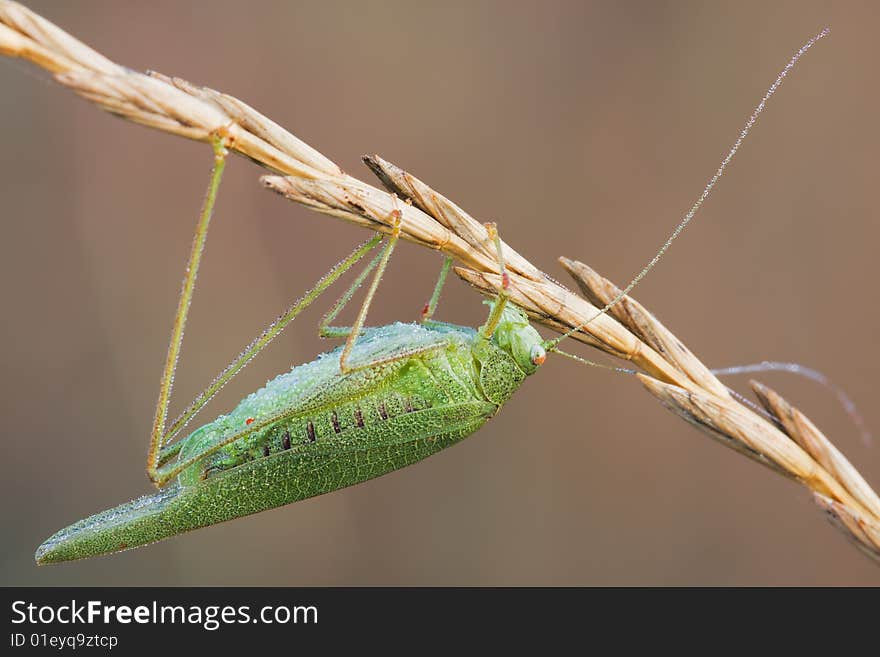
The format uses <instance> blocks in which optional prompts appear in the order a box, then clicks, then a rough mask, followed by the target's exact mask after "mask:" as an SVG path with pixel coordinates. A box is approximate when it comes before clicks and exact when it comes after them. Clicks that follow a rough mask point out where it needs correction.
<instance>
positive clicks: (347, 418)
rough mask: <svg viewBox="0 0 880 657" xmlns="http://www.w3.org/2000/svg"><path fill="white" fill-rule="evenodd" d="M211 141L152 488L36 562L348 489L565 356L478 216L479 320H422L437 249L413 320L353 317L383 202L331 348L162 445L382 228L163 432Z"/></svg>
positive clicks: (445, 439) (458, 434)
mask: <svg viewBox="0 0 880 657" xmlns="http://www.w3.org/2000/svg"><path fill="white" fill-rule="evenodd" d="M825 33H826V32H824V31H823V33H821V34H820V35H819V36H817V37H814V39H812V40H811V41H810V42H809V43H808V44H807V45H806V46H805V47H804V48H802V49H801V51H799V52H798V53H797V55H796V56H795V57H794V58H793V59H792V61H791V62H790V63H789V65H788V67H786V69H785V70H784V71H783V73H782V74H780V76H779V77H778V78H777V80H776V82H775V83H774V85H773V86H771V88H770V90H769V91H768V93H767V94H766V95H765V96H764V98H763V99H762V101H761V103H760V104H759V105H758V107H757V109H756V110H755V112H754V113H753V114H752V116H751V117H750V118H749V121H748V122H747V124H746V127H745V128H744V130H743V131H742V132H741V134H740V137H739V139H737V141H736V143H735V144H734V146H733V148H732V149H731V150H730V151H729V153H728V155H727V157H726V158H725V159H724V160H723V162H722V164H721V166H720V168H719V169H718V170H717V172H716V173H715V175H714V176H713V177H712V179H711V180H710V181H709V183H708V185H707V186H706V187H705V189H704V191H703V194H702V195H701V196H700V198H699V199H698V200H697V202H696V203H695V204H694V206H693V207H692V208H691V210H690V211H689V212H688V213H687V214H686V215H685V217H684V219H683V220H682V221H681V222H680V223H679V224H678V226H677V227H676V229H675V231H674V232H673V233H672V235H671V236H670V238H669V240H667V242H666V243H665V244H664V245H663V247H662V248H661V249H660V251H659V252H658V253H657V255H656V256H655V257H654V258H653V259H652V260H651V261H650V262H649V264H648V265H647V266H646V267H645V268H644V269H643V270H642V271H641V273H640V274H639V275H638V276H636V277H635V278H634V279H633V280H632V281H631V282H630V284H629V285H628V286H627V287H626V288H625V289H624V290H623V292H622V293H621V294H620V295H619V296H618V297H617V298H616V299H614V300H613V301H611V302H610V303H609V304H607V305H606V306H605V307H604V308H602V309H601V310H599V311H598V313H597V314H596V315H594V317H593V318H592V319H595V317H596V316H598V315H599V314H602V313H604V312H607V310H608V309H609V308H610V307H611V306H613V305H614V304H616V303H617V302H618V301H620V300H621V299H622V298H623V296H624V295H626V294H628V293H629V292H630V291H631V290H632V289H633V287H634V286H635V285H636V284H637V283H638V282H639V281H640V280H641V279H642V278H643V277H644V276H645V274H647V272H648V271H649V270H650V269H652V268H653V266H654V265H655V264H656V263H657V261H658V260H659V259H660V257H661V256H662V255H663V254H664V253H665V252H666V250H667V249H668V247H669V245H670V244H671V242H672V241H673V240H674V239H675V238H676V237H677V236H678V234H679V233H680V232H681V231H682V230H683V229H684V227H685V226H686V225H687V223H688V222H689V221H690V220H691V219H692V218H693V216H694V215H695V213H696V211H697V210H698V209H699V207H700V206H701V205H702V203H703V202H704V201H705V200H706V198H708V196H709V193H710V192H711V190H712V188H713V186H714V185H715V183H716V182H717V180H718V179H719V178H720V177H721V175H722V173H723V171H724V168H725V167H726V165H727V164H728V163H729V162H730V160H731V159H732V157H733V155H734V154H735V153H736V151H737V149H738V148H739V146H740V144H741V143H742V140H743V139H744V138H745V136H746V135H747V134H748V132H749V130H750V128H751V126H752V125H753V124H754V122H755V120H756V118H757V116H758V114H759V113H760V112H761V110H762V109H763V107H764V104H765V103H766V101H767V99H768V98H769V97H770V95H772V94H773V92H774V91H775V90H776V88H777V87H778V86H779V83H780V82H781V79H782V78H783V77H784V76H785V74H786V73H787V72H788V71H789V70H790V68H791V67H792V66H793V65H794V63H795V62H796V61H797V59H798V58H799V57H800V55H801V54H803V52H805V50H806V49H807V48H809V47H810V46H811V45H812V43H813V42H815V41H816V40H817V39H818V38H821V37H822V36H824V34H825ZM214 151H215V166H214V170H213V172H212V175H211V182H210V185H209V189H208V195H207V198H206V201H205V205H204V207H203V209H202V213H201V215H200V217H199V221H198V224H197V228H196V232H195V239H194V242H193V248H192V251H191V253H190V258H189V262H188V266H187V269H186V276H185V279H184V285H183V289H182V291H181V295H180V299H179V303H178V308H177V312H176V315H175V322H174V326H173V329H172V334H171V340H170V345H169V350H168V356H167V358H166V362H165V369H164V372H163V376H162V379H161V384H160V394H159V401H158V403H157V407H156V415H155V421H154V424H153V429H152V433H151V439H150V449H149V454H148V463H147V472H148V475H149V477H150V479H151V480H152V481H153V482H154V483H155V484H156V485H157V486H158V487H159V489H160V490H159V492H157V493H155V494H153V495H147V496H144V497H141V498H138V499H136V500H133V501H131V502H128V503H126V504H122V505H120V506H117V507H115V508H112V509H109V510H107V511H104V512H101V513H98V514H96V515H93V516H91V517H89V518H86V519H85V520H82V521H80V522H78V523H75V524H73V525H71V526H70V527H67V528H66V529H63V530H61V531H59V532H58V533H56V534H55V535H54V536H52V537H51V538H49V539H48V540H47V541H46V542H45V543H43V545H41V546H40V547H39V548H38V549H37V552H36V560H37V562H38V563H41V564H44V563H54V562H60V561H68V560H73V559H80V558H85V557H91V556H97V555H101V554H107V553H112V552H117V551H121V550H125V549H129V548H134V547H138V546H142V545H145V544H148V543H152V542H155V541H158V540H161V539H163V538H167V537H169V536H172V535H175V534H179V533H183V532H186V531H189V530H192V529H196V528H199V527H204V526H207V525H211V524H216V523H219V522H223V521H226V520H230V519H233V518H237V517H241V516H244V515H248V514H252V513H256V512H259V511H263V510H266V509H270V508H274V507H277V506H281V505H285V504H288V503H290V502H294V501H297V500H301V499H304V498H307V497H312V496H315V495H320V494H322V493H327V492H330V491H333V490H338V489H340V488H343V487H346V486H351V485H353V484H356V483H360V482H362V481H366V480H368V479H371V478H374V477H377V476H379V475H382V474H385V473H388V472H390V471H392V470H396V469H398V468H401V467H404V466H406V465H410V464H412V463H414V462H416V461H419V460H421V459H424V458H426V457H428V456H430V455H432V454H434V453H436V452H438V451H440V450H441V449H443V448H445V447H448V446H450V445H452V444H455V443H456V442H458V441H460V440H461V439H463V438H465V437H467V436H469V435H470V434H472V433H474V432H475V431H476V430H477V429H479V428H480V427H481V426H482V425H483V424H484V423H485V422H486V421H487V420H488V419H490V418H491V417H492V416H494V415H495V414H496V413H497V412H498V411H499V410H500V409H501V407H502V406H503V405H504V403H505V402H506V401H507V400H508V399H509V398H510V396H511V395H512V394H513V393H514V392H515V391H516V390H517V388H519V386H520V385H521V384H522V383H523V381H524V380H525V379H526V377H528V376H529V375H531V374H533V373H534V372H536V371H537V369H538V368H539V366H540V365H541V364H542V363H543V362H544V360H545V358H546V354H547V353H548V352H557V353H560V354H562V355H566V356H570V354H565V353H564V352H562V351H560V350H559V349H558V346H557V345H558V344H559V342H560V341H561V340H562V339H564V338H566V337H568V336H570V335H572V334H573V333H575V332H576V331H578V330H580V329H582V328H583V327H584V325H581V326H578V327H574V328H572V329H571V330H570V331H568V332H567V333H565V334H564V335H563V336H562V337H560V338H556V339H554V340H544V339H542V338H541V336H540V335H539V334H538V332H537V331H536V330H535V329H534V328H533V327H532V326H531V325H530V324H529V321H528V319H527V317H526V315H525V314H524V313H523V312H522V311H520V310H519V309H518V308H516V307H515V306H514V305H513V304H512V303H511V302H510V301H509V297H508V292H507V284H508V278H507V275H506V272H505V268H504V261H503V257H502V249H501V242H500V240H499V238H498V234H497V231H496V230H495V228H494V226H493V225H487V229H488V235H489V239H490V240H491V241H493V242H494V246H495V250H496V253H497V259H498V265H499V269H500V273H501V281H502V283H501V285H500V289H498V290H497V294H496V296H495V298H494V300H492V301H490V302H489V305H490V306H491V310H490V312H489V316H488V319H487V320H486V322H485V324H483V325H482V326H481V327H480V328H479V329H472V328H467V327H463V326H457V325H452V324H446V323H442V322H437V321H434V320H433V319H432V316H433V314H434V312H435V310H436V307H437V303H438V300H439V297H440V292H441V290H442V287H443V284H444V282H445V280H446V277H447V274H448V272H449V269H450V265H451V259H449V258H448V257H447V259H446V260H445V261H444V264H443V267H442V269H441V273H440V276H439V279H438V281H437V284H436V286H435V288H434V293H433V294H432V296H431V299H430V302H429V303H428V305H427V306H426V310H425V312H424V313H423V317H422V321H421V322H420V323H418V324H401V323H396V324H391V325H388V326H382V327H373V328H365V327H364V322H365V319H366V315H367V311H368V308H369V305H370V302H371V300H372V298H373V296H374V295H375V293H376V290H377V287H378V285H379V282H380V280H381V278H382V274H383V272H384V270H385V267H386V265H387V263H388V260H389V258H390V256H391V253H392V251H393V250H394V247H395V244H396V243H397V241H398V238H399V235H400V212H399V210H394V211H393V213H392V214H393V215H394V216H393V221H392V222H391V224H392V227H393V228H392V231H391V233H390V235H388V236H387V238H386V242H385V246H384V248H383V249H382V250H381V252H380V253H379V254H378V255H377V256H375V257H374V258H373V259H372V260H371V261H370V262H369V263H368V264H367V266H366V267H365V268H364V270H363V271H362V272H361V274H360V275H359V276H358V277H357V278H356V280H355V281H354V282H353V284H352V285H351V287H350V288H349V289H348V290H347V291H346V292H345V293H344V294H343V295H342V296H341V297H340V299H339V300H338V302H337V303H336V305H335V306H334V307H333V308H332V310H331V311H330V312H329V313H328V314H327V315H325V317H324V319H323V320H322V322H321V324H320V332H321V335H322V336H325V337H337V338H345V339H346V341H345V344H344V346H342V347H340V348H338V349H336V350H334V351H331V352H328V353H325V354H323V355H321V356H319V357H318V358H317V359H316V360H314V361H312V362H310V363H306V364H304V365H299V366H297V367H294V368H293V369H292V370H291V371H290V372H288V373H286V374H282V375H280V376H279V377H277V378H276V379H274V380H272V381H270V382H269V383H268V384H267V385H266V386H265V387H264V388H262V389H261V390H259V391H257V392H255V393H253V394H251V395H250V396H249V397H247V398H245V399H244V400H243V401H241V402H240V403H239V405H238V406H237V407H236V408H235V409H234V410H233V411H231V412H230V413H229V414H228V415H221V416H220V417H218V418H217V419H216V420H214V421H213V422H210V423H208V424H206V425H204V426H202V427H200V428H198V429H196V430H195V431H193V432H192V433H190V434H189V435H188V436H187V437H185V438H183V439H178V440H176V442H175V439H176V438H177V437H178V436H179V435H180V432H181V431H182V430H183V429H184V428H185V427H186V426H187V424H188V422H189V421H190V420H191V419H192V418H193V417H194V416H195V414H196V413H197V412H198V411H199V410H200V409H201V408H202V407H204V406H205V405H206V404H207V403H208V402H209V401H210V399H211V398H212V397H213V396H214V394H215V393H216V392H217V391H218V390H219V389H220V388H221V387H222V386H223V385H225V384H226V383H227V382H228V381H229V380H230V379H231V378H232V377H233V376H235V374H236V373H238V372H239V371H240V370H241V369H242V368H243V367H244V366H245V365H246V364H247V363H248V362H249V361H250V360H251V359H252V358H253V357H254V356H256V355H257V353H259V352H260V351H261V350H262V349H263V348H264V347H265V346H266V345H267V344H268V343H269V342H270V341H271V340H272V339H273V338H274V337H275V336H277V335H278V333H280V332H281V331H282V330H283V329H284V328H285V326H287V324H289V323H290V322H291V321H292V320H293V319H294V318H295V317H296V316H297V315H298V314H299V313H300V312H302V311H303V310H304V309H305V308H306V307H308V306H309V305H310V304H311V303H312V302H313V301H315V300H316V299H317V298H318V297H319V296H320V295H321V294H322V293H323V292H324V291H325V290H326V289H327V288H328V287H329V286H330V285H331V284H332V283H334V282H335V281H336V280H337V279H338V278H340V277H341V276H342V275H343V274H344V273H345V272H346V271H347V270H348V269H350V268H351V267H352V266H354V265H355V264H356V263H357V262H358V261H360V260H361V259H362V258H363V257H365V256H366V255H367V254H368V253H370V252H371V251H372V250H373V249H374V248H376V247H377V246H378V244H379V243H380V242H381V241H382V239H383V237H382V236H381V235H377V236H376V237H374V238H372V239H371V240H368V241H367V242H365V243H364V244H362V245H361V246H359V247H358V248H357V249H355V250H354V251H353V252H352V253H351V254H350V255H349V256H348V257H347V258H346V259H345V260H343V261H342V262H340V263H339V264H338V265H336V266H335V267H334V268H333V269H332V270H331V271H330V272H329V273H328V274H327V275H326V276H324V277H323V278H322V279H321V280H319V281H318V283H317V284H316V285H315V286H314V287H313V288H312V289H311V290H309V292H308V293H306V295H305V296H304V297H303V298H302V299H300V300H299V301H298V302H296V303H295V304H293V305H292V306H291V307H290V308H289V309H288V310H287V311H286V312H285V313H284V314H283V315H281V316H280V317H279V318H278V319H277V320H276V321H275V322H274V323H273V324H271V325H270V326H269V327H268V328H267V329H266V330H265V331H264V332H263V333H262V334H261V335H260V336H259V337H258V338H257V339H256V340H254V341H253V342H252V343H251V344H250V345H249V346H248V347H247V348H246V349H245V350H244V351H243V352H242V353H241V355H240V356H239V357H238V358H236V359H235V360H234V361H233V362H232V363H231V364H230V365H229V366H228V367H227V368H226V369H225V370H224V371H223V373H221V374H220V376H218V377H217V379H215V380H214V382H213V383H212V384H211V385H210V386H208V388H206V389H205V391H204V392H202V393H201V394H200V395H199V396H198V397H197V398H196V399H195V400H194V401H193V402H192V403H191V404H190V406H189V407H188V408H187V409H186V410H185V411H184V413H183V414H182V415H181V416H180V417H179V418H178V419H177V420H176V421H174V422H173V423H171V426H170V427H168V428H167V430H166V420H167V409H168V404H169V400H170V394H171V383H172V380H173V377H174V372H175V370H176V366H177V360H178V355H179V351H180V345H181V342H182V336H183V328H184V325H185V322H186V317H187V314H188V310H189V306H190V302H191V299H192V294H193V290H194V285H195V280H196V275H197V272H198V268H199V264H200V261H201V256H202V251H203V248H204V244H205V239H206V236H207V232H208V226H209V222H210V218H211V215H212V211H213V206H214V203H215V200H216V195H217V190H218V187H219V184H220V180H221V178H222V174H223V168H224V163H225V158H226V149H225V147H224V144H223V136H222V135H218V136H216V137H215V139H214ZM371 272H372V273H373V277H372V280H371V283H370V285H369V287H368V289H367V292H366V295H365V297H366V298H365V300H364V302H363V305H362V306H361V309H360V312H359V313H358V315H357V318H356V320H355V322H354V325H353V326H351V327H333V326H330V323H331V322H332V321H333V320H334V319H335V318H336V316H337V315H338V314H339V312H340V311H341V310H342V308H343V307H344V306H345V305H346V304H347V303H348V302H349V301H350V300H351V298H352V296H353V295H354V293H355V292H356V291H357V290H358V288H359V287H360V286H361V285H362V284H363V283H364V282H365V281H366V279H367V277H368V276H369V275H370V273H371ZM590 321H592V320H590ZM574 358H576V359H577V360H582V359H579V358H577V357H574ZM585 362H587V363H589V361H585ZM589 364H593V363H589ZM612 369H618V368H612ZM622 371H626V372H630V371H629V370H622Z"/></svg>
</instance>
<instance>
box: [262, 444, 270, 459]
mask: <svg viewBox="0 0 880 657" xmlns="http://www.w3.org/2000/svg"><path fill="white" fill-rule="evenodd" d="M263 456H269V443H266V444H265V445H263Z"/></svg>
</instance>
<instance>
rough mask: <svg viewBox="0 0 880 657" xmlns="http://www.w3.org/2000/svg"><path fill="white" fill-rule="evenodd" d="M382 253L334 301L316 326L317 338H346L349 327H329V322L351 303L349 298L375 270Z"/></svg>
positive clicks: (349, 331) (349, 330)
mask: <svg viewBox="0 0 880 657" xmlns="http://www.w3.org/2000/svg"><path fill="white" fill-rule="evenodd" d="M382 255H383V254H382V253H380V254H379V255H377V256H376V257H375V258H373V260H372V261H371V262H370V263H369V264H368V265H367V266H366V267H364V270H363V271H362V272H361V273H360V274H358V277H357V278H356V279H355V281H354V283H352V284H351V287H349V288H348V290H346V292H345V294H343V295H342V296H341V297H339V299H338V300H337V301H336V305H334V306H333V308H332V309H331V310H330V312H328V313H327V314H326V315H324V317H323V318H322V319H321V323H320V324H318V336H319V337H322V338H347V337H348V336H349V334H350V333H351V328H352V327H350V326H330V322H332V321H333V320H334V319H336V316H337V315H339V313H340V312H341V311H342V309H343V308H345V306H346V305H347V304H348V302H349V301H351V297H352V296H354V293H355V292H357V290H358V288H359V287H360V286H361V285H363V283H364V280H366V278H367V275H369V273H370V272H371V271H373V269H375V267H376V265H378V264H379V260H381V258H382Z"/></svg>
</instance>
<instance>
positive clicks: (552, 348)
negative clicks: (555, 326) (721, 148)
mask: <svg viewBox="0 0 880 657" xmlns="http://www.w3.org/2000/svg"><path fill="white" fill-rule="evenodd" d="M829 32H830V29H829V28H827V27H826V28H824V29H823V30H822V31H821V32H819V33H818V34H817V35H816V36H814V37H813V38H812V39H810V40H809V41H807V42H806V43H805V44H804V45H803V46H801V48H800V50H798V51H797V52H796V53H795V54H794V56H792V58H791V59H790V60H789V62H788V64H786V66H785V68H784V69H782V72H780V73H779V75H777V76H776V80H775V81H774V82H773V84H771V85H770V88H769V89H767V92H766V93H765V94H764V97H763V98H761V102H759V103H758V105H757V106H756V107H755V109H754V111H752V114H751V116H749V119H748V121H746V124H745V126H743V129H742V130H741V131H740V133H739V136H738V137H737V138H736V141H735V142H733V146H731V147H730V150H729V151H728V152H727V155H726V156H725V158H724V159H723V160H722V161H721V164H720V166H719V167H718V169H717V171H715V174H714V175H713V176H712V177H711V178H710V179H709V182H708V183H706V186H705V187H704V188H703V193H702V194H700V196H699V198H698V199H697V200H696V202H695V203H694V204H693V205H692V206H691V209H690V210H688V211H687V213H686V214H685V215H684V217H683V218H682V220H681V221H680V222H679V223H678V225H677V226H676V227H675V230H673V231H672V233H671V234H670V235H669V238H668V239H667V240H666V242H665V243H664V244H663V246H661V247H660V249H659V250H658V251H657V253H656V254H655V255H654V257H653V258H651V260H650V262H648V264H647V265H645V267H644V268H643V269H642V271H640V272H639V273H638V274H637V275H636V277H635V278H633V279H632V280H631V281H630V282H629V285H627V286H626V287H625V288H624V289H623V290H622V291H621V292H620V293H619V294H618V295H617V296H616V297H614V299H612V300H611V301H609V302H608V303H606V304H605V306H604V307H603V308H602V309H601V310H599V311H598V312H596V314H594V315H593V316H592V317H590V319H588V320H587V321H586V322H584V323H583V324H580V325H579V326H575V327H574V328H573V329H571V330H570V331H568V332H567V333H565V334H563V335H562V336H560V337H559V338H556V339H555V340H551V341H549V342H548V344H547V350H548V351H555V348H556V345H558V344H559V343H560V342H562V341H563V340H564V339H565V338H568V337H570V336H571V335H573V334H574V333H577V332H578V331H580V330H582V329H583V328H584V327H585V326H587V325H588V324H590V323H591V322H593V321H594V320H595V319H596V318H597V317H599V316H600V315H604V314H605V313H607V312H608V311H609V310H611V308H613V307H614V306H616V305H617V304H618V303H619V302H620V300H621V299H623V298H624V297H625V296H626V295H627V294H629V293H630V292H632V290H633V288H634V287H635V286H636V285H638V284H639V282H640V281H641V280H642V279H643V278H644V277H645V276H647V274H648V272H650V271H651V270H652V269H653V268H654V267H655V265H656V264H657V263H658V262H660V259H661V258H662V257H663V255H664V254H665V253H666V251H668V250H669V247H670V246H671V245H672V243H673V242H674V241H675V239H676V238H677V237H678V236H679V235H680V234H681V233H682V231H684V229H685V228H686V227H687V225H688V224H689V223H690V221H691V219H693V218H694V216H695V215H696V214H697V211H699V209H700V208H701V207H702V205H703V203H705V202H706V199H708V198H709V196H710V195H711V193H712V189H713V188H714V187H715V184H716V183H717V182H718V180H719V179H720V178H721V176H722V175H724V170H725V169H726V168H727V165H728V164H730V161H731V160H732V159H733V156H734V155H736V153H737V151H738V150H739V147H740V146H741V145H742V143H743V141H745V138H746V137H747V136H748V135H749V132H750V131H751V129H752V126H754V125H755V122H756V121H757V120H758V117H759V116H760V114H761V112H763V111H764V107H765V106H766V105H767V101H768V100H770V97H771V96H773V94H775V93H776V90H777V89H779V87H780V86H781V85H782V82H783V81H784V80H785V78H786V77H787V76H788V74H789V73H790V72H791V70H792V69H793V68H794V66H795V64H797V62H798V60H799V59H800V58H801V57H802V56H803V55H804V54H805V53H806V52H807V51H808V50H809V49H810V48H812V47H813V44H815V43H816V42H817V41H818V40H819V39H821V38H823V37H825V36H827V35H828V33H829Z"/></svg>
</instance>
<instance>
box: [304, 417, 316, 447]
mask: <svg viewBox="0 0 880 657" xmlns="http://www.w3.org/2000/svg"><path fill="white" fill-rule="evenodd" d="M306 431H307V432H308V434H309V441H308V442H310V443H313V442H315V441H316V440H317V439H318V436H317V435H315V425H314V424H312V422H311V420H309V423H308V424H307V425H306Z"/></svg>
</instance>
